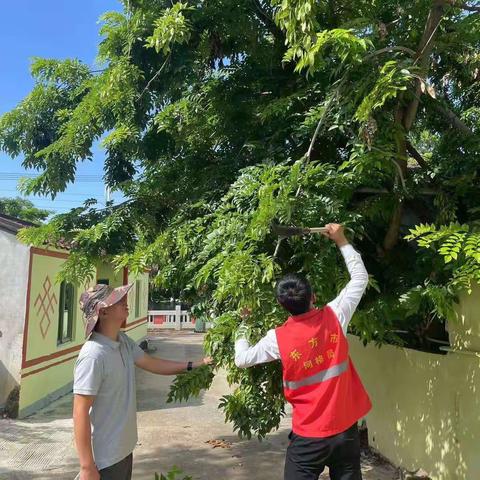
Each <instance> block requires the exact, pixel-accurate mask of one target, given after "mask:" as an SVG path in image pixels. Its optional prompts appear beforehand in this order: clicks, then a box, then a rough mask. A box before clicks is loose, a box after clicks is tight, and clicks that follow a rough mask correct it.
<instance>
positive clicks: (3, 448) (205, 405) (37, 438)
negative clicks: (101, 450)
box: [0, 332, 398, 480]
mask: <svg viewBox="0 0 480 480" xmlns="http://www.w3.org/2000/svg"><path fill="white" fill-rule="evenodd" d="M201 343H202V336H201V335H199V334H195V333H193V332H165V333H162V334H161V337H159V338H158V339H156V340H154V341H152V342H151V345H154V346H155V347H156V352H155V353H154V355H157V356H161V357H163V358H169V359H172V360H184V359H190V358H199V357H201V355H202V351H201V350H202V349H201ZM171 380H172V378H171V377H160V376H157V375H152V374H150V373H147V372H143V371H140V370H137V401H138V433H139V440H138V444H137V447H136V449H135V452H134V471H133V478H134V479H135V480H147V479H148V480H153V479H154V473H155V472H158V473H160V472H163V473H166V472H167V471H168V470H169V469H170V468H171V467H172V466H174V465H176V466H178V467H179V468H180V469H182V470H183V471H184V472H185V474H188V475H191V476H192V477H193V479H194V480H247V479H248V480H250V479H262V480H280V479H282V478H283V463H284V454H285V449H286V447H287V441H288V439H287V435H288V432H289V423H290V418H288V417H287V418H285V419H284V420H283V421H282V424H281V425H280V428H279V430H278V431H276V432H274V433H272V434H271V435H269V436H268V437H267V439H266V440H264V441H262V442H258V441H257V440H256V439H254V440H240V439H239V438H238V436H237V435H236V434H235V433H233V432H232V428H231V426H230V425H229V424H225V422H224V418H223V415H222V412H221V411H220V410H218V408H217V405H218V400H219V398H220V397H221V396H222V395H224V394H225V393H227V392H228V391H229V389H228V386H227V383H226V380H225V376H224V375H221V374H220V375H217V377H216V378H215V381H214V384H213V386H212V388H211V389H210V390H209V391H208V392H203V393H202V394H201V395H200V397H199V398H196V399H193V400H191V401H189V402H187V403H179V404H167V403H166V397H167V394H168V390H169V385H170V382H171ZM71 405H72V397H71V395H67V396H66V397H63V398H62V399H60V400H57V401H56V402H55V403H53V404H52V405H50V406H49V407H47V408H45V409H44V410H42V411H40V412H38V413H37V414H35V415H33V416H32V417H29V418H28V419H25V420H0V479H1V480H24V479H25V480H26V479H29V480H30V479H38V480H47V479H48V480H54V479H63V480H67V479H72V480H73V479H74V478H75V476H76V474H77V473H78V466H77V458H76V455H75V450H74V448H73V437H72V420H71V409H72V406H71ZM362 469H363V478H364V480H397V479H398V473H397V470H396V469H395V468H393V467H392V466H390V465H389V464H387V463H385V462H382V461H381V460H380V459H377V458H375V457H373V456H371V455H364V456H363V458H362ZM321 478H328V473H327V472H325V473H324V474H323V475H322V477H321ZM178 480H180V479H178Z"/></svg>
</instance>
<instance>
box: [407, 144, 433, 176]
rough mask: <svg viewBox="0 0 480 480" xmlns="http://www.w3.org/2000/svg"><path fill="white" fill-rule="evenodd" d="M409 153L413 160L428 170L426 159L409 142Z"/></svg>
mask: <svg viewBox="0 0 480 480" xmlns="http://www.w3.org/2000/svg"><path fill="white" fill-rule="evenodd" d="M407 152H408V153H409V154H410V156H411V157H412V158H414V159H415V160H416V161H417V163H418V164H419V165H420V166H421V167H422V168H424V169H425V170H428V168H429V167H428V163H427V162H426V161H425V159H424V158H423V157H422V156H421V155H420V153H419V152H418V150H417V149H416V148H415V147H414V146H413V145H412V144H411V143H410V142H409V141H408V140H407Z"/></svg>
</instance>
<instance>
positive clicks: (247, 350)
mask: <svg viewBox="0 0 480 480" xmlns="http://www.w3.org/2000/svg"><path fill="white" fill-rule="evenodd" d="M340 251H341V252H342V255H343V258H344V260H345V263H346V265H347V270H348V273H349V274H350V281H349V282H348V283H347V285H346V286H345V288H344V289H343V290H342V291H341V292H340V294H339V295H338V296H337V297H336V298H335V299H334V300H332V301H331V302H330V303H329V304H328V305H329V307H330V308H331V309H332V310H333V311H334V312H335V314H336V316H337V318H338V321H339V322H340V325H341V326H342V330H343V332H344V333H345V334H346V333H347V328H348V324H349V323H350V320H351V319H352V316H353V313H354V312H355V309H356V308H357V306H358V304H359V303H360V300H361V298H362V296H363V294H364V292H365V289H366V288H367V284H368V273H367V270H366V269H365V265H364V264H363V260H362V257H361V256H360V254H359V253H358V252H357V251H356V250H355V249H354V248H353V247H352V246H351V245H344V246H343V247H340ZM279 359H280V350H279V348H278V343H277V336H276V334H275V330H269V331H268V332H267V334H266V335H265V336H264V337H263V338H262V339H261V340H260V341H259V342H258V343H257V344H256V345H253V346H250V345H249V343H248V341H247V340H246V339H245V338H240V339H238V340H237V341H236V342H235V365H236V366H237V367H239V368H246V367H251V366H252V365H257V364H259V363H267V362H273V361H274V360H279Z"/></svg>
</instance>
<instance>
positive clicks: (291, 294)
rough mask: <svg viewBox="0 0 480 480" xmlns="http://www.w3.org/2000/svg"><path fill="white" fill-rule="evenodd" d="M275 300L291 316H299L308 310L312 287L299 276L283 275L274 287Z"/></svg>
mask: <svg viewBox="0 0 480 480" xmlns="http://www.w3.org/2000/svg"><path fill="white" fill-rule="evenodd" d="M275 290H276V295H277V300H278V302H279V303H280V305H282V307H283V308H285V309H286V310H287V311H288V312H289V313H291V314H292V315H301V314H302V313H306V312H308V311H309V310H310V302H311V300H312V286H311V285H310V282H309V281H308V280H307V279H306V278H305V277H302V276H301V275H296V274H289V275H285V276H284V277H283V278H281V279H280V280H279V281H278V282H277V286H276V287H275Z"/></svg>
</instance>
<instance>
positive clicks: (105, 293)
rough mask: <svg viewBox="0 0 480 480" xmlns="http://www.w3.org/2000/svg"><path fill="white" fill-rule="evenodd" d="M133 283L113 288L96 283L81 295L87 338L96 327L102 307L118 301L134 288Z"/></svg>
mask: <svg viewBox="0 0 480 480" xmlns="http://www.w3.org/2000/svg"><path fill="white" fill-rule="evenodd" d="M132 286H133V283H130V284H129V285H123V286H121V287H117V288H113V287H110V286H109V285H101V284H99V285H95V286H94V287H91V288H89V289H88V290H87V291H86V292H83V293H82V295H81V296H80V308H81V309H82V312H83V316H84V317H85V320H86V322H85V338H87V337H88V336H89V335H90V334H91V333H92V331H93V329H94V328H95V325H96V324H97V321H98V314H99V312H100V309H101V308H108V307H111V306H112V305H115V304H116V303H118V302H119V301H120V300H121V299H122V298H123V297H124V296H125V295H126V294H127V293H128V291H129V290H130V289H131V288H132Z"/></svg>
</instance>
